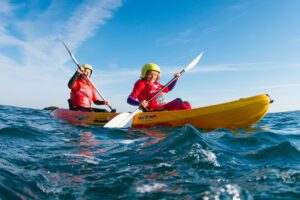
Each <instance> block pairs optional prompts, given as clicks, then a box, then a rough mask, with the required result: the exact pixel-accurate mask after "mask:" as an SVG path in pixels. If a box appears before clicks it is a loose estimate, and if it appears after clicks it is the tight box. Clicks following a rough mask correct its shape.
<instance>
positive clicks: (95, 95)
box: [90, 84, 101, 105]
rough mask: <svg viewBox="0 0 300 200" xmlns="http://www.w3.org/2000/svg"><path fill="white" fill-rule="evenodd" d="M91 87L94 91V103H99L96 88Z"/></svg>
mask: <svg viewBox="0 0 300 200" xmlns="http://www.w3.org/2000/svg"><path fill="white" fill-rule="evenodd" d="M90 87H92V90H93V96H92V101H93V102H94V103H95V102H97V101H98V97H97V94H96V90H95V88H94V87H93V86H92V85H91V84H90ZM98 105H101V104H98Z"/></svg>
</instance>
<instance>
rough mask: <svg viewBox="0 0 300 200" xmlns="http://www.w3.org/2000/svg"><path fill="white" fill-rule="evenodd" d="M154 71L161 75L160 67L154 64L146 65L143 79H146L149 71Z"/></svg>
mask: <svg viewBox="0 0 300 200" xmlns="http://www.w3.org/2000/svg"><path fill="white" fill-rule="evenodd" d="M150 70H153V71H157V72H159V73H160V67H159V66H158V65H157V64H154V63H148V64H145V65H144V66H143V68H142V70H141V78H145V76H146V74H147V72H148V71H150Z"/></svg>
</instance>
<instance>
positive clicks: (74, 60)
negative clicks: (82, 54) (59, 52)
mask: <svg viewBox="0 0 300 200" xmlns="http://www.w3.org/2000/svg"><path fill="white" fill-rule="evenodd" d="M61 43H62V44H63V45H64V46H65V48H66V49H67V51H68V52H69V54H70V56H71V58H72V60H73V62H74V63H75V64H76V66H77V67H78V69H81V67H80V65H79V64H78V62H77V60H76V59H75V57H74V55H73V54H72V52H71V51H70V49H69V48H68V47H67V45H66V44H65V43H64V42H63V41H61ZM84 76H85V74H84ZM85 78H86V79H87V80H88V81H89V82H90V83H91V85H92V86H93V87H94V88H95V90H96V91H97V93H98V94H99V96H100V97H101V98H102V100H103V101H107V100H106V99H105V98H104V96H102V94H101V93H100V92H99V90H98V89H97V88H96V86H95V85H94V84H93V83H92V81H91V79H89V77H87V76H85ZM107 106H108V107H109V109H110V110H111V112H115V111H116V109H113V108H112V107H111V106H110V105H107Z"/></svg>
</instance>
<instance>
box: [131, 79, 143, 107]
mask: <svg viewBox="0 0 300 200" xmlns="http://www.w3.org/2000/svg"><path fill="white" fill-rule="evenodd" d="M142 90H143V86H142V84H141V83H140V82H139V81H137V82H136V83H135V84H134V87H133V90H132V92H131V94H130V95H129V97H128V98H127V103H128V104H130V105H134V106H137V105H139V104H140V102H139V101H138V100H136V99H137V97H138V96H139V95H140V94H141V91H142Z"/></svg>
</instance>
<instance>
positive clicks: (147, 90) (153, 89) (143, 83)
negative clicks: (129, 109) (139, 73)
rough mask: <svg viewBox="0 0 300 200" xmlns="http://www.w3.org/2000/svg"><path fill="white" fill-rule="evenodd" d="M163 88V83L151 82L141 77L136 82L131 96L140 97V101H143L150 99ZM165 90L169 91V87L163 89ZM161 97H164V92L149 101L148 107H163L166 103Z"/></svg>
mask: <svg viewBox="0 0 300 200" xmlns="http://www.w3.org/2000/svg"><path fill="white" fill-rule="evenodd" d="M161 88H163V85H161V84H160V83H159V82H158V81H155V82H154V83H151V82H148V81H147V80H143V79H140V80H138V81H137V82H136V83H135V84H134V88H133V91H132V93H131V95H130V96H131V97H132V98H134V99H138V100H139V102H142V101H143V100H146V101H148V100H149V99H150V98H151V97H153V96H154V95H155V94H156V93H157V92H158V91H159V90H160V89H161ZM163 92H164V93H166V92H169V89H168V88H166V89H164V90H163ZM161 98H162V93H161V94H159V95H158V96H157V97H155V98H154V99H153V100H152V101H150V102H149V107H148V109H149V110H150V111H151V110H157V109H159V108H161V107H163V106H164V105H165V103H163V102H162V101H161V100H160V99H161Z"/></svg>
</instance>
